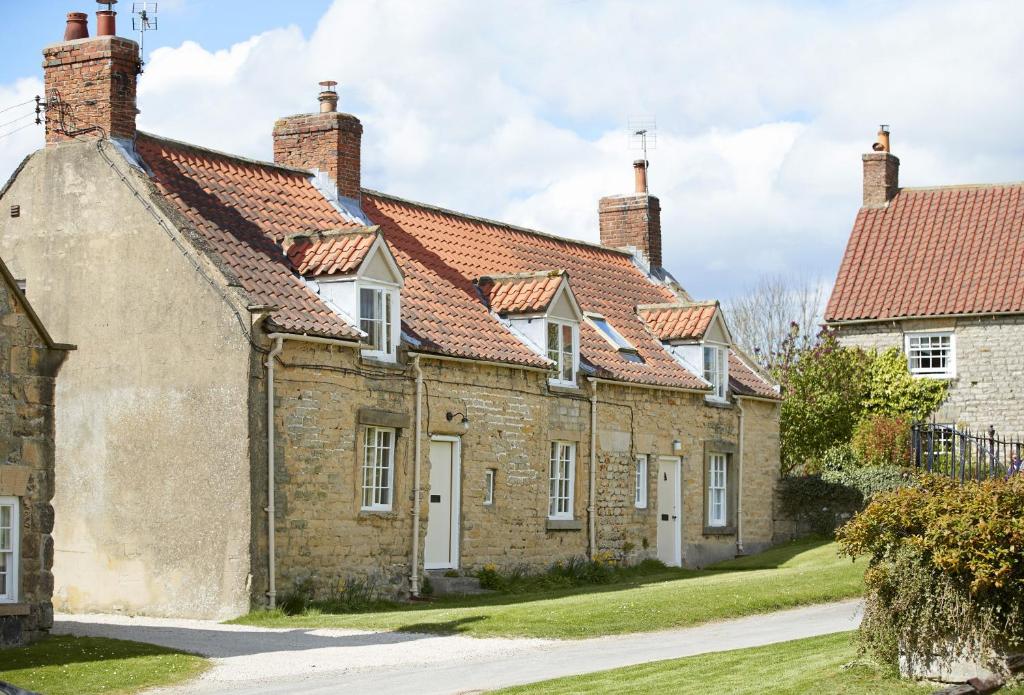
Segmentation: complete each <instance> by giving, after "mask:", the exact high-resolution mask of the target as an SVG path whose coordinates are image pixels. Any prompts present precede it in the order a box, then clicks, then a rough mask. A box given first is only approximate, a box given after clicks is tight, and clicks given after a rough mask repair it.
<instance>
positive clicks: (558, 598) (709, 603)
mask: <svg viewBox="0 0 1024 695" xmlns="http://www.w3.org/2000/svg"><path fill="white" fill-rule="evenodd" d="M865 566H866V563H865V562H864V561H858V562H856V563H853V562H851V561H850V560H848V559H843V558H840V557H839V555H838V553H837V550H836V545H835V544H834V543H827V542H823V541H811V542H807V541H804V542H800V543H794V544H790V545H786V546H782V547H779V548H775V549H772V550H769V551H767V552H765V553H761V554H760V555H753V556H750V557H746V558H741V559H739V560H733V561H730V562H727V563H723V564H721V565H717V566H715V567H712V568H708V569H705V570H682V569H674V568H660V569H659V570H657V571H656V572H652V573H650V574H646V575H643V576H626V577H625V578H623V579H621V581H619V582H618V583H615V584H608V585H597V586H584V587H580V586H577V587H572V588H567V589H560V590H551V591H543V592H536V593H521V594H495V595H489V596H475V597H466V598H458V599H445V600H438V601H436V602H433V603H429V604H421V605H412V606H410V605H408V604H396V605H395V606H392V607H389V608H387V609H385V610H375V611H372V612H361V613H345V614H332V613H324V612H320V611H317V610H313V609H311V610H309V611H307V612H305V613H303V614H300V615H285V614H284V613H282V612H280V611H258V612H254V613H250V614H248V615H246V616H242V617H241V618H238V619H236V620H234V621H232V622H235V623H239V624H245V625H259V626H263V627H282V628H316V627H346V628H359V629H370V630H400V631H408V632H427V633H442V634H451V633H462V634H467V635H472V636H476V637H492V636H502V637H547V638H556V639H575V638H585V637H598V636H601V635H613V634H623V633H629V632H648V631H652V630H663V629H668V628H674V627H683V626H687V625H696V624H699V623H705V622H709V621H712V620H719V619H723V618H735V617H741V616H745V615H752V614H755V613H768V612H771V611H776V610H781V609H785V608H793V607H795V606H802V605H809V604H814V603H827V602H830V601H837V600H840V599H846V598H851V597H855V596H859V595H860V594H861V591H862V589H863V575H864V568H865Z"/></svg>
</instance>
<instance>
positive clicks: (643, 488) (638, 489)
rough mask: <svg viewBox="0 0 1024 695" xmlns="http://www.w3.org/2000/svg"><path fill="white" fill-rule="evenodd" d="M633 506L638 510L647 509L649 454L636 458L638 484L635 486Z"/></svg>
mask: <svg viewBox="0 0 1024 695" xmlns="http://www.w3.org/2000/svg"><path fill="white" fill-rule="evenodd" d="M633 506H635V507H636V508H637V509H646V508H647V454H640V455H639V456H637V457H636V483H635V485H634V493H633Z"/></svg>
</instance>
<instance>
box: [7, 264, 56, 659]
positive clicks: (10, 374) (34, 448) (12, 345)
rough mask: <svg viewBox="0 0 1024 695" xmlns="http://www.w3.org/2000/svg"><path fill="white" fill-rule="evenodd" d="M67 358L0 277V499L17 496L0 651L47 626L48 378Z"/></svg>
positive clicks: (50, 392)
mask: <svg viewBox="0 0 1024 695" xmlns="http://www.w3.org/2000/svg"><path fill="white" fill-rule="evenodd" d="M65 354H66V352H65V351H64V350H57V349H53V348H50V347H49V346H48V344H47V342H46V340H45V338H44V336H43V335H42V334H41V333H40V331H39V330H38V328H37V327H36V325H35V324H34V323H33V322H32V320H31V318H30V317H29V315H28V313H27V312H26V309H25V304H24V301H23V299H22V298H21V297H20V296H19V295H18V294H17V290H15V289H13V288H12V287H11V286H10V285H8V284H7V283H6V282H5V281H4V279H3V278H2V277H0V496H3V497H7V496H13V497H18V498H20V502H21V504H20V517H21V518H20V521H21V524H20V534H19V536H20V538H19V540H20V543H19V546H20V560H19V567H18V577H19V580H20V581H19V587H18V591H17V601H16V602H15V603H0V647H5V646H10V645H16V644H22V643H25V642H31V641H33V640H35V639H38V638H39V637H41V636H42V635H44V634H45V633H46V632H47V631H49V629H50V627H51V626H52V625H53V605H52V604H51V602H50V600H51V597H52V594H53V574H52V573H51V569H52V567H53V537H52V536H51V532H52V531H53V507H52V506H51V505H50V500H51V499H52V498H53V485H54V467H53V434H54V408H53V398H54V380H55V378H56V375H57V371H58V369H59V368H60V364H61V362H62V361H63V359H64V356H65Z"/></svg>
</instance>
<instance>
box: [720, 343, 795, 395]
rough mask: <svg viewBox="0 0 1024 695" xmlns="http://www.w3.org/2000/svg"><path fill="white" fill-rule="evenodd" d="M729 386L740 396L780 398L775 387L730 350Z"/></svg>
mask: <svg viewBox="0 0 1024 695" xmlns="http://www.w3.org/2000/svg"><path fill="white" fill-rule="evenodd" d="M729 388H730V389H731V390H732V392H733V393H735V394H737V395H740V396H755V397H757V398H770V399H772V400H782V397H781V396H780V395H779V392H778V391H776V390H775V387H774V386H773V385H772V384H771V383H770V382H769V381H768V380H767V379H766V378H765V377H763V376H761V375H760V374H759V373H758V372H757V370H756V369H755V368H753V367H751V366H749V365H748V364H747V362H746V361H745V360H743V359H742V358H741V357H740V356H739V355H737V354H736V353H735V352H733V351H732V350H730V351H729Z"/></svg>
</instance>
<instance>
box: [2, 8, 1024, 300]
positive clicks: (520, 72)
mask: <svg viewBox="0 0 1024 695" xmlns="http://www.w3.org/2000/svg"><path fill="white" fill-rule="evenodd" d="M130 6H131V3H130V2H129V1H128V0H123V1H122V2H121V3H120V16H119V19H120V22H119V27H120V28H121V32H120V33H121V34H122V35H126V34H127V33H130V32H128V31H127V30H128V28H129V27H130V21H129V15H130ZM94 9H95V5H94V3H92V1H91V0H88V1H87V0H42V1H38V0H37V1H36V2H13V1H11V0H3V12H2V19H3V20H4V24H5V26H7V27H8V28H9V29H10V28H16V31H10V32H9V34H8V36H6V37H5V41H4V43H3V45H2V47H0V57H2V58H3V60H2V61H0V109H2V108H4V107H5V106H6V105H8V104H14V103H18V102H19V101H24V100H26V99H29V98H31V97H32V96H33V95H35V94H38V93H40V92H41V90H42V85H41V69H40V66H39V63H40V49H41V48H42V47H43V46H44V45H46V44H48V43H51V42H53V41H56V40H59V39H60V37H61V35H62V31H63V18H64V14H65V12H67V11H72V10H82V11H88V12H90V14H91V13H92V12H94ZM160 10H161V11H160V21H161V25H160V29H159V31H157V32H155V33H152V34H150V35H149V36H148V38H147V46H146V49H147V50H146V53H147V61H148V62H147V67H146V72H145V74H144V75H143V76H142V78H141V82H140V85H139V107H140V109H141V115H140V117H139V126H140V128H142V129H144V130H147V131H150V132H155V133H159V134H161V135H166V136H169V137H174V138H179V139H184V140H188V141H191V142H195V143H197V144H201V145H206V146H210V147H214V148H217V149H222V150H227V151H231V152H236V153H238V154H242V155H246V156H250V157H257V158H269V157H270V156H271V142H270V130H271V128H272V125H273V122H274V119H275V118H277V117H279V116H281V115H285V114H291V113H301V112H307V111H312V110H315V108H316V100H315V99H316V92H317V89H318V88H317V85H316V83H317V81H319V80H321V79H328V78H330V79H336V80H338V81H339V83H340V93H341V108H342V109H343V110H346V111H349V112H351V113H354V114H356V115H358V116H359V117H360V119H361V120H362V121H363V124H364V139H363V143H364V145H363V147H364V149H363V183H364V185H366V186H368V187H370V188H375V189H379V190H385V191H388V192H391V193H394V194H397V195H402V196H406V197H409V198H413V199H417V200H423V201H426V202H430V203H434V204H437V205H442V206H446V207H451V208H455V209H458V210H463V211H466V212H469V213H473V214H477V215H483V216H488V217H494V218H497V219H501V220H505V221H508V222H512V223H516V224H521V225H525V226H531V227H535V228H538V229H543V230H545V231H549V232H552V233H555V234H561V235H564V236H571V237H576V238H581V239H587V240H591V241H594V240H596V239H597V236H598V234H597V215H596V211H597V199H598V198H599V197H600V196H602V195H608V194H614V193H626V192H629V191H630V189H631V186H632V167H631V162H632V160H633V159H634V158H635V157H636V156H637V154H638V153H637V152H636V151H635V150H631V149H630V147H629V143H628V137H627V132H626V126H627V122H628V120H629V118H630V117H632V116H638V115H654V116H655V117H656V118H657V123H658V147H657V149H656V150H654V151H652V152H651V153H650V156H649V159H650V161H651V172H650V182H651V192H652V193H654V194H656V195H658V196H659V197H660V198H661V204H662V210H663V213H662V219H663V228H664V231H663V236H664V248H665V260H666V266H667V267H668V268H669V269H670V270H671V271H672V272H673V273H674V274H675V275H676V277H677V278H678V279H679V280H680V281H681V282H682V284H683V285H684V286H685V287H686V288H687V289H688V290H690V292H691V293H692V294H693V295H695V296H696V297H698V298H714V297H717V298H722V299H727V298H728V297H729V296H730V295H732V294H735V293H737V292H740V291H742V290H743V289H744V288H745V287H747V286H749V285H752V284H754V283H755V282H756V280H757V279H758V278H759V277H760V276H762V275H766V274H768V275H771V274H783V275H787V276H801V277H804V278H808V279H817V280H819V281H820V282H821V283H822V284H824V285H827V286H830V285H831V281H832V277H833V275H834V273H835V269H836V267H837V265H838V262H839V258H840V256H841V254H842V250H843V248H844V246H845V242H846V237H847V234H848V233H849V229H850V226H851V224H852V221H853V217H854V215H855V214H856V211H857V208H858V206H859V202H860V196H861V162H860V155H861V153H863V152H866V151H869V149H870V146H871V143H872V142H873V139H874V134H875V131H876V130H877V127H878V124H879V123H888V124H891V126H892V131H893V135H892V140H893V150H894V152H895V153H896V154H897V155H898V156H899V157H900V158H901V160H902V166H901V172H900V176H901V183H903V184H904V185H932V184H948V183H964V182H987V181H1005V180H1020V179H1024V175H1022V172H1024V147H1022V140H1021V138H1020V136H1019V124H1020V123H1021V122H1022V120H1024V98H1022V97H1021V95H1020V92H1019V88H1018V85H1017V82H1018V80H1017V79H1016V75H1017V74H1018V72H1019V65H1020V64H1021V58H1022V57H1024V56H1022V52H1024V49H1022V46H1024V3H1020V2H1014V1H1012V0H978V1H975V2H957V1H954V0H889V1H887V2H878V1H866V2H849V3H841V2H805V1H797V0H793V1H789V2H786V1H784V0H759V1H758V2H752V1H749V0H747V1H740V0H735V1H726V0H723V1H721V2H714V3H708V2H682V1H678V0H646V1H645V2H642V3H628V2H621V1H616V0H590V1H586V2H584V1H582V0H546V1H545V0H515V1H514V2H513V1H512V0H507V1H506V0H491V1H489V2H479V1H473V0H431V1H430V2H423V1H420V0H332V1H328V0H302V1H297V2H280V1H278V2H268V1H266V0H249V1H247V2H241V1H240V0H164V1H163V2H160ZM10 113H11V114H12V115H20V114H21V111H19V110H14V111H12V112H10ZM3 115H4V116H7V115H8V114H3ZM2 121H3V118H0V122H2ZM4 132H5V131H4V129H3V128H2V127H0V179H5V178H6V176H7V175H8V173H9V172H10V171H12V170H13V169H14V167H15V166H17V163H18V162H19V161H20V160H21V158H22V157H24V156H25V155H26V154H27V153H29V152H31V151H32V150H33V149H36V148H38V147H39V145H40V140H41V136H40V134H39V133H38V132H37V129H34V128H28V129H26V130H24V131H21V132H18V133H16V134H14V135H11V136H9V137H4Z"/></svg>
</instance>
